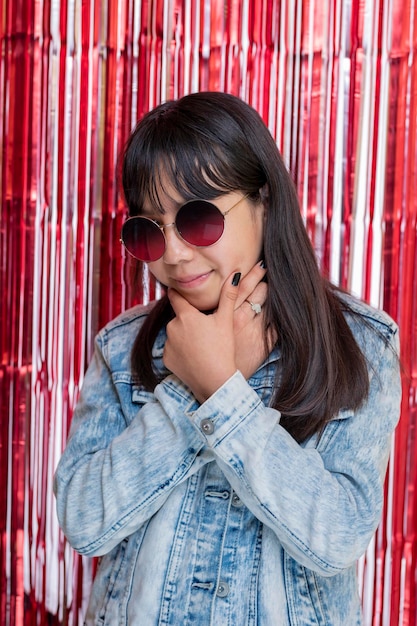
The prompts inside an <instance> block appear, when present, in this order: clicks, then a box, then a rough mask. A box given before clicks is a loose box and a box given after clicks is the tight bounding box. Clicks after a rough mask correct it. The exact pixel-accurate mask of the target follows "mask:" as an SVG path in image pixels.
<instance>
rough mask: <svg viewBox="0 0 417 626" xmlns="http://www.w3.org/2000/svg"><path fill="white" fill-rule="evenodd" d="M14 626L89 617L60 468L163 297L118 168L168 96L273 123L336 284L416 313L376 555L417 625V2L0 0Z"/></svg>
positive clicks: (2, 428)
mask: <svg viewBox="0 0 417 626" xmlns="http://www.w3.org/2000/svg"><path fill="white" fill-rule="evenodd" d="M0 6H1V11H0V37H1V56H0V98H1V103H0V125H1V133H0V142H1V150H0V155H1V157H0V168H1V169H0V172H1V173H0V194H1V204H0V211H1V228H0V255H1V256H0V291H1V293H2V294H3V306H2V308H1V309H0V319H1V326H0V337H1V342H0V350H1V388H0V402H1V419H0V475H1V477H2V479H1V484H0V489H1V494H0V496H1V497H0V533H1V543H0V564H1V573H0V588H1V594H0V597H1V602H0V623H1V624H5V625H6V626H14V625H15V624H16V625H18V624H23V623H24V624H27V625H32V624H46V623H48V624H60V625H61V624H69V625H74V626H77V625H78V624H82V615H83V613H84V610H85V605H86V601H87V597H88V590H89V587H90V584H91V579H92V576H93V573H94V561H90V560H88V559H83V558H81V557H79V556H78V555H76V554H75V553H74V552H73V551H72V550H71V549H70V547H69V546H68V544H67V543H66V541H65V539H64V537H63V536H62V533H61V532H60V530H59V528H58V526H57V522H56V518H55V513H54V506H55V505H54V499H53V495H52V479H53V472H54V468H55V466H56V463H57V460H58V458H59V456H60V454H61V451H62V448H63V446H64V445H65V441H66V438H67V433H68V428H69V425H70V421H71V414H72V410H73V407H74V404H75V402H76V400H77V397H78V394H79V390H80V387H81V385H82V381H83V375H84V371H85V368H86V365H87V363H88V361H89V359H90V357H91V353H92V342H93V337H94V335H95V333H96V332H97V330H98V328H99V327H100V326H102V325H103V324H104V323H105V322H107V321H108V320H109V319H110V318H111V317H113V316H114V315H116V314H117V313H118V312H119V311H120V310H122V309H125V308H127V307H129V306H131V305H132V304H134V303H136V302H141V301H144V302H147V301H148V300H150V299H152V298H155V297H156V298H157V297H159V296H160V290H159V289H158V288H157V287H156V286H155V285H154V284H153V283H152V281H150V280H149V276H148V274H147V273H146V271H145V272H144V275H143V277H142V284H139V285H138V284H136V286H133V285H132V282H131V279H130V277H131V274H132V273H133V272H134V269H135V268H134V266H132V264H131V263H130V261H129V260H128V259H126V258H125V257H124V254H123V252H122V250H121V249H120V244H119V231H120V226H121V223H122V221H123V219H124V218H125V215H126V209H125V206H124V204H123V198H122V197H121V195H120V189H119V180H118V158H119V154H120V151H121V149H122V146H123V144H124V142H125V140H126V138H127V136H128V134H129V132H130V130H131V128H132V127H133V125H134V124H135V122H136V120H137V119H138V118H140V117H141V116H142V115H143V114H144V113H145V112H146V111H147V110H149V109H150V108H152V107H153V106H154V105H156V104H157V103H159V102H161V101H163V100H166V99H169V98H177V97H179V96H181V95H183V94H186V93H189V92H193V91H199V90H206V89H213V90H223V91H228V92H231V93H234V94H236V95H240V96H241V97H242V98H244V99H245V100H246V101H247V102H249V103H250V104H252V105H253V106H254V107H255V108H256V109H257V110H258V111H259V113H260V114H261V115H262V117H263V119H264V120H265V122H266V123H267V124H268V126H269V128H270V129H271V132H272V133H273V135H274V137H275V138H276V141H277V144H278V146H279V147H280V149H281V151H282V153H283V155H284V158H285V161H286V163H287V164H288V167H289V169H290V170H291V171H292V173H293V175H294V179H295V183H296V186H297V190H298V192H299V196H300V201H301V208H302V213H303V217H304V219H305V223H306V226H307V229H308V232H309V234H310V236H311V238H312V241H313V244H314V246H315V249H316V252H317V257H318V260H319V263H320V265H321V267H322V268H323V271H324V272H326V273H327V274H328V275H329V276H330V278H331V279H332V280H333V281H335V282H336V283H339V284H341V285H342V286H344V287H347V288H349V289H350V290H352V291H353V292H354V293H356V294H357V295H359V296H360V297H363V298H365V299H366V300H368V301H369V302H371V303H373V304H374V305H377V306H381V307H383V308H385V309H386V310H387V311H388V312H389V313H390V314H391V315H392V316H393V317H394V318H395V319H396V320H398V322H399V325H400V330H401V337H402V361H403V365H404V395H403V406H402V417H401V421H400V425H399V427H398V429H397V431H396V435H395V439H394V442H393V446H392V453H391V459H390V465H389V472H388V476H387V480H386V485H385V490H386V498H385V507H384V512H383V518H382V521H381V524H380V526H379V528H378V531H377V532H376V534H375V537H374V539H373V541H372V542H371V544H370V546H369V548H368V551H367V553H366V555H364V557H363V559H361V561H360V563H359V566H358V567H359V580H360V593H361V597H362V601H363V607H364V616H365V624H366V625H367V626H371V625H372V626H391V625H392V624H401V625H403V626H411V625H413V624H415V623H416V620H417V606H416V604H417V599H416V587H415V577H416V572H417V540H416V531H417V500H416V497H415V491H416V485H417V462H416V454H415V450H416V435H415V433H416V423H417V346H416V344H417V224H416V221H417V168H416V163H417V59H416V51H417V5H416V0H348V1H342V0H332V1H331V2H328V3H327V4H326V3H323V2H319V1H318V0H303V1H301V0H241V1H238V0H226V1H224V0H221V1H220V0H105V1H104V2H98V0H91V1H90V2H82V1H81V0H36V1H35V0H28V1H24V0H16V1H15V2H8V1H7V0H0Z"/></svg>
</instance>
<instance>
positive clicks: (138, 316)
mask: <svg viewBox="0 0 417 626" xmlns="http://www.w3.org/2000/svg"><path fill="white" fill-rule="evenodd" d="M155 304H156V300H155V301H152V302H149V303H148V304H136V305H135V306H133V307H131V308H129V309H126V310H125V311H122V312H121V313H119V315H117V316H116V317H114V318H113V319H112V320H110V321H109V322H107V324H106V325H105V326H104V327H103V328H102V329H101V330H100V332H99V334H111V335H114V334H118V333H119V332H122V331H123V329H125V328H126V327H128V328H130V329H131V330H132V331H138V330H139V328H140V327H141V326H142V324H143V322H144V320H145V319H146V317H147V316H148V315H149V313H150V311H151V310H152V309H153V307H154V306H155Z"/></svg>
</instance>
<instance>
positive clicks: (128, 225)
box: [55, 93, 400, 626]
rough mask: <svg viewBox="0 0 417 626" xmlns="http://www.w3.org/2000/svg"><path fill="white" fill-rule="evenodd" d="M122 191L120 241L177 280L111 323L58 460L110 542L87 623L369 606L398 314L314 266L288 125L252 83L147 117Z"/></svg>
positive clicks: (85, 520) (312, 614)
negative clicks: (287, 152) (250, 88)
mask: <svg viewBox="0 0 417 626" xmlns="http://www.w3.org/2000/svg"><path fill="white" fill-rule="evenodd" d="M123 188H124V194H125V198H126V202H127V205H128V207H129V213H130V217H129V218H128V219H127V220H126V222H125V224H124V226H123V231H122V241H123V243H124V245H125V246H126V248H127V250H128V252H129V253H130V254H132V255H133V256H135V257H136V258H137V259H139V261H140V262H145V263H147V264H148V267H149V270H150V272H151V274H152V275H153V276H154V277H155V279H156V280H157V281H159V282H160V283H161V284H162V285H164V286H165V288H166V295H164V297H162V298H161V299H160V300H159V301H158V302H156V303H152V304H150V305H147V306H138V307H135V308H133V309H131V310H129V311H127V312H125V313H123V314H122V315H120V316H119V317H118V318H116V319H115V320H113V321H112V322H111V323H110V324H108V325H107V326H106V327H105V328H104V329H103V330H102V331H101V332H100V333H99V334H98V337H97V339H96V350H95V356H94V359H93V362H92V363H91V365H90V367H89V369H88V371H87V374H86V377H85V380H84V385H83V390H82V394H81V398H80V401H79V404H78V406H77V408H76V411H75V414H74V418H73V422H72V426H71V432H70V437H69V441H68V445H67V447H66V450H65V452H64V454H63V456H62V459H61V461H60V463H59V466H58V468H57V472H56V479H55V490H56V497H57V508H58V516H59V520H60V524H61V526H62V528H63V530H64V533H65V534H66V536H67V537H68V540H69V541H70V543H71V545H72V546H73V547H74V548H75V550H77V551H78V552H80V553H81V554H84V555H91V556H94V555H99V556H101V559H100V563H99V566H98V571H97V575H96V577H95V581H94V585H93V589H92V594H91V598H90V603H89V607H88V611H87V616H86V621H85V623H86V624H88V625H90V624H91V625H92V624H95V625H98V624H106V625H109V626H114V625H115V624H118V625H119V626H121V625H122V624H129V625H140V626H156V625H162V624H164V625H165V624H171V625H173V626H179V625H181V626H184V625H187V624H198V625H201V626H205V625H207V626H208V625H210V626H226V625H229V626H254V625H255V624H259V625H262V626H290V625H291V626H306V625H307V624H311V625H313V624H317V625H319V624H320V625H326V626H354V625H358V624H361V610H360V599H359V595H358V589H357V579H356V562H357V559H358V557H360V556H361V555H362V554H363V553H364V551H365V550H366V547H367V545H368V543H369V540H370V539H371V537H372V534H373V533H374V531H375V529H376V527H377V525H378V522H379V519H380V514H381V507H382V500H383V483H384V476H385V471H386V466H387V461H388V455H389V450H390V441H391V435H392V432H393V430H394V428H395V425H396V423H397V420H398V417H399V406H400V376H399V367H398V356H397V355H398V332H397V327H396V325H395V324H394V322H393V321H392V320H391V319H390V318H389V317H388V316H387V315H386V314H385V313H383V312H382V311H377V310H374V309H372V308H370V307H369V306H367V305H365V304H364V303H361V302H359V301H357V300H355V299H353V298H352V297H351V296H349V295H347V294H345V293H342V292H341V291H339V290H337V289H336V288H334V287H333V286H332V285H330V284H329V282H328V281H327V280H325V279H324V278H323V277H322V276H321V275H320V273H319V270H318V267H317V262H316V259H315V255H314V252H313V249H312V246H311V243H310V241H309V239H308V237H307V234H306V231H305V228H304V225H303V221H302V217H301V214H300V209H299V205H298V201H297V195H296V192H295V189H294V186H293V184H292V181H291V178H290V176H289V174H288V172H287V170H286V168H285V166H284V164H283V160H282V158H281V156H280V154H279V152H278V150H277V147H276V144H275V142H274V140H273V138H272V136H271V135H270V133H269V132H268V129H267V128H266V127H265V125H264V123H263V122H262V120H261V118H260V117H259V115H258V114H257V113H256V112H255V111H254V110H253V109H252V108H251V107H249V106H248V105H246V104H245V103H244V102H242V101H241V100H239V99H238V98H236V97H233V96H231V95H227V94H223V93H196V94H192V95H189V96H185V97H183V98H181V99H180V100H178V101H174V102H167V103H165V104H162V105H160V106H158V107H157V108H156V109H154V110H153V111H151V112H150V113H148V114H147V115H145V117H144V118H143V119H142V120H141V121H140V122H139V124H138V126H137V127H136V129H135V130H134V132H133V133H132V135H131V137H130V140H129V142H128V144H127V147H126V150H125V153H124V160H123Z"/></svg>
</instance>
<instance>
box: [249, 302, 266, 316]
mask: <svg viewBox="0 0 417 626" xmlns="http://www.w3.org/2000/svg"><path fill="white" fill-rule="evenodd" d="M246 302H247V303H248V304H250V308H251V309H252V311H253V312H254V313H255V315H259V313H260V312H261V311H262V307H261V305H260V304H258V303H257V302H251V301H250V300H246Z"/></svg>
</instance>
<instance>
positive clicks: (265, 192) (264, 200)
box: [259, 183, 269, 221]
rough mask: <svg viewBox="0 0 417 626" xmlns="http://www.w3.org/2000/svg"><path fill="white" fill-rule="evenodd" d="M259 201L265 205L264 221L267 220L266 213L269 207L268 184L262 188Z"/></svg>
mask: <svg viewBox="0 0 417 626" xmlns="http://www.w3.org/2000/svg"><path fill="white" fill-rule="evenodd" d="M259 199H260V201H261V203H262V205H263V213H264V215H263V217H264V221H265V219H266V212H267V209H268V206H269V187H268V183H265V185H264V186H263V187H261V188H260V190H259Z"/></svg>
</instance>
